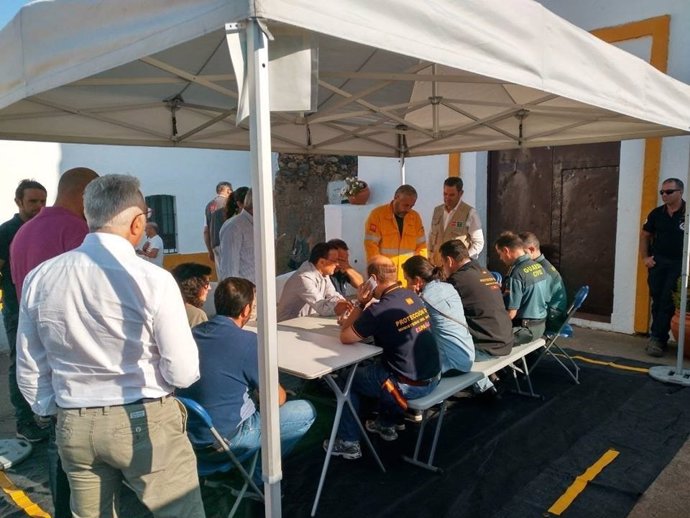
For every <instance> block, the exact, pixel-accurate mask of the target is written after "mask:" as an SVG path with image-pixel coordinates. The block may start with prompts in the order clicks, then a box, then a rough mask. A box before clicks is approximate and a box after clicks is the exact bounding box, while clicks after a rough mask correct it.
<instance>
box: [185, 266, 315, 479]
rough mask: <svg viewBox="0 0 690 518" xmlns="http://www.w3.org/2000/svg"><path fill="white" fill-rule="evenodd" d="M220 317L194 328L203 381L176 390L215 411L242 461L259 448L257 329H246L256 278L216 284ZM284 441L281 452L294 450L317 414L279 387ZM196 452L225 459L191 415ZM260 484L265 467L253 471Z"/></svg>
mask: <svg viewBox="0 0 690 518" xmlns="http://www.w3.org/2000/svg"><path fill="white" fill-rule="evenodd" d="M214 301H215V304H216V316H215V317H213V318H212V319H211V320H209V321H208V322H204V323H202V324H199V325H198V326H196V327H194V328H193V329H192V335H193V336H194V340H195V341H196V344H197V346H198V348H199V371H200V374H201V377H200V378H199V380H198V381H197V382H196V383H194V384H193V385H192V386H190V387H189V388H187V389H183V390H180V391H178V392H177V394H178V395H180V396H183V397H187V398H190V399H193V400H194V401H196V402H197V403H199V404H200V405H201V406H203V407H204V408H205V409H206V410H207V411H208V413H209V414H210V416H211V419H212V420H213V424H214V425H215V427H216V429H217V430H218V432H219V433H220V434H221V435H222V436H223V437H224V438H225V439H226V440H227V441H228V442H229V444H230V449H231V450H232V452H233V453H234V454H235V455H236V456H237V458H238V459H239V460H240V461H242V460H244V459H247V458H249V457H251V456H252V455H253V454H254V452H256V450H258V449H259V448H260V447H261V416H260V414H259V411H258V410H257V409H256V406H255V405H254V401H253V400H252V398H251V397H250V394H251V392H252V391H254V390H255V389H257V388H258V387H259V360H258V348H257V339H256V333H253V332H251V331H245V330H244V329H242V328H243V327H244V325H245V324H246V323H247V322H248V321H249V318H250V316H251V314H252V308H253V306H254V302H255V287H254V283H252V282H251V281H249V280H247V279H241V278H238V277H228V278H227V279H225V280H223V281H221V283H220V284H219V285H218V287H217V288H216V293H215V298H214ZM279 403H280V440H281V451H282V452H283V454H287V453H290V451H291V450H292V449H293V448H294V446H295V445H296V444H297V442H298V441H299V440H300V439H301V438H302V436H304V434H305V433H307V431H308V430H309V428H310V427H311V425H312V423H313V422H314V419H315V417H316V414H315V411H314V407H313V406H312V404H311V403H309V402H308V401H302V400H295V401H287V402H286V396H285V391H284V390H283V388H282V387H280V394H279ZM188 432H189V435H190V438H191V440H192V444H193V446H194V449H195V451H196V454H197V456H199V457H200V458H203V459H204V460H209V461H213V460H216V459H217V460H219V461H225V460H227V455H226V454H225V453H224V452H223V451H222V450H221V449H220V446H219V445H218V444H215V441H214V439H213V436H212V435H211V433H210V432H209V430H208V428H206V427H205V426H203V424H202V423H200V422H199V421H197V420H196V419H194V418H193V417H190V419H189V429H188ZM254 481H255V482H256V483H257V485H259V486H260V485H261V484H262V482H261V466H260V465H258V466H257V468H256V471H255V472H254Z"/></svg>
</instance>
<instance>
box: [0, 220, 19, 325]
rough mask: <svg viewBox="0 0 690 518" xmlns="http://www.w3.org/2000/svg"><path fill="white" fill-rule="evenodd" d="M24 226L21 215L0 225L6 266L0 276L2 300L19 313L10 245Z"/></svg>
mask: <svg viewBox="0 0 690 518" xmlns="http://www.w3.org/2000/svg"><path fill="white" fill-rule="evenodd" d="M23 224H24V221H22V218H20V217H19V214H15V215H14V217H13V218H12V219H10V220H8V221H5V222H4V223H3V224H2V225H0V259H2V260H3V261H4V262H5V264H3V265H2V269H1V270H0V274H2V284H0V286H2V299H3V304H4V305H5V307H6V308H7V309H8V310H9V311H14V312H15V313H16V312H17V311H18V308H19V304H18V301H17V290H16V288H15V287H14V283H13V282H12V271H11V270H10V244H11V243H12V240H13V239H14V236H15V234H16V233H17V232H18V231H19V227H21V226H22V225H23Z"/></svg>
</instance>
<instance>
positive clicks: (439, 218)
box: [429, 176, 484, 266]
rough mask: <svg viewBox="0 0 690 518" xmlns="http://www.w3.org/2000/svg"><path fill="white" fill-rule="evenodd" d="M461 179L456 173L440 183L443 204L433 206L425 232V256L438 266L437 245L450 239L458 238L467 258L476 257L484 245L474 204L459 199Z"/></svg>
mask: <svg viewBox="0 0 690 518" xmlns="http://www.w3.org/2000/svg"><path fill="white" fill-rule="evenodd" d="M462 194H463V190H462V179H461V178H459V177H457V176H452V177H450V178H446V180H445V181H444V182H443V204H442V205H439V206H438V207H436V208H435V209H434V215H433V217H432V218H431V232H430V233H429V257H430V258H431V262H432V263H433V264H434V265H436V266H442V264H443V262H442V261H441V256H440V254H439V251H438V250H439V248H440V247H441V245H442V244H443V243H445V242H446V241H449V240H451V239H459V240H460V241H462V242H463V244H464V245H465V246H466V247H467V249H468V250H469V252H470V257H471V258H472V259H476V258H477V257H478V256H479V253H480V252H481V251H482V249H483V248H484V232H483V231H482V222H481V221H480V220H479V214H478V213H477V211H476V209H475V208H474V207H471V206H470V205H468V204H467V203H465V202H464V201H462Z"/></svg>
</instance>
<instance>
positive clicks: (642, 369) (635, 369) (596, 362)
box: [572, 355, 649, 374]
mask: <svg viewBox="0 0 690 518" xmlns="http://www.w3.org/2000/svg"><path fill="white" fill-rule="evenodd" d="M572 358H574V359H576V360H581V361H583V362H587V363H593V364H594V365H605V366H607V367H613V368H614V369H620V370H624V371H632V372H641V373H644V374H647V373H648V372H649V369H648V368H646V367H630V366H629V365H621V364H619V363H614V362H605V361H601V360H594V359H592V358H587V357H586V356H579V355H577V356H572Z"/></svg>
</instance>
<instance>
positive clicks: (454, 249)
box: [439, 239, 514, 361]
mask: <svg viewBox="0 0 690 518" xmlns="http://www.w3.org/2000/svg"><path fill="white" fill-rule="evenodd" d="M439 252H440V254H441V260H442V263H443V269H444V272H445V274H446V282H449V283H450V284H451V285H452V286H453V287H454V288H455V289H456V290H457V292H458V294H459V295H460V299H461V300H462V305H463V307H464V309H465V318H466V319H467V325H468V327H469V328H470V334H471V335H472V340H473V341H474V346H475V361H481V360H482V359H488V358H489V357H491V356H506V355H508V354H510V351H511V350H512V349H513V341H514V340H513V328H512V325H511V322H510V319H509V318H508V315H507V313H506V309H505V305H504V304H503V298H502V297H501V287H500V286H499V284H498V283H497V282H496V280H495V279H494V278H493V276H492V275H491V273H489V271H488V270H487V269H486V268H482V267H481V266H480V265H479V263H478V262H477V261H475V260H474V259H470V254H469V251H468V250H467V247H466V246H465V245H464V244H463V243H462V241H460V240H458V239H453V240H450V241H446V242H445V243H443V244H442V245H441V248H440V249H439ZM487 353H488V354H487Z"/></svg>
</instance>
